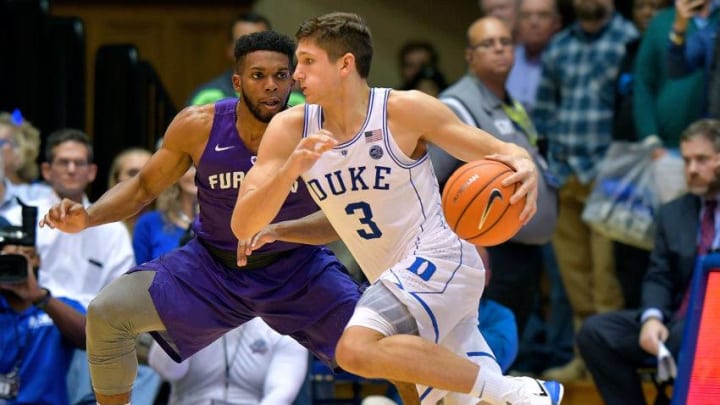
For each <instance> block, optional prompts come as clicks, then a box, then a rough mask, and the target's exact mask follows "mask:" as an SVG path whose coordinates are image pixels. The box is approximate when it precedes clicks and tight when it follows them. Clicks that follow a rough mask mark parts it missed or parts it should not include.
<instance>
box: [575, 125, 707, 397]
mask: <svg viewBox="0 0 720 405" xmlns="http://www.w3.org/2000/svg"><path fill="white" fill-rule="evenodd" d="M680 151H681V153H682V156H683V159H684V160H685V176H686V178H687V183H688V190H689V192H688V193H687V194H685V195H683V196H681V197H679V198H678V199H676V200H673V201H671V202H669V203H667V204H665V205H663V206H662V207H661V209H660V211H659V213H658V216H657V219H656V227H657V228H656V230H657V231H656V235H655V246H654V248H653V251H652V253H651V257H650V265H649V268H648V271H647V274H646V275H645V278H644V280H643V285H642V306H641V309H637V310H621V311H615V312H608V313H605V314H600V315H595V316H593V317H590V318H588V319H587V320H586V321H585V323H584V324H583V326H582V328H581V329H580V331H579V332H578V335H577V344H578V348H579V350H580V354H581V355H582V357H583V359H584V360H585V364H586V366H587V369H588V370H589V371H590V373H591V374H592V376H593V378H594V380H595V385H596V386H597V388H598V390H599V391H600V395H602V398H603V399H604V400H605V403H607V404H644V403H645V398H644V396H643V391H642V387H641V384H640V377H639V376H638V374H637V372H636V370H637V369H638V368H639V367H647V366H648V365H652V364H656V361H655V359H656V358H657V354H658V348H659V344H660V343H663V344H664V345H665V346H666V347H667V348H668V349H669V351H670V352H671V353H672V355H673V357H674V358H675V359H676V360H677V359H678V353H679V350H680V346H681V339H682V335H683V327H684V319H685V315H686V312H687V298H688V297H687V294H688V292H689V290H688V289H689V286H690V281H691V280H692V273H693V269H694V267H695V261H696V259H697V257H698V256H699V255H703V254H705V253H707V251H709V250H710V249H716V248H718V245H717V242H718V240H717V239H716V238H715V229H716V227H717V225H718V224H717V222H716V221H715V218H717V216H718V214H720V211H718V210H717V198H718V197H719V195H718V194H719V193H720V183H719V182H718V174H717V173H716V169H717V167H718V164H720V121H718V120H700V121H697V122H695V123H693V124H692V125H690V127H688V128H687V129H686V130H685V131H684V132H683V134H682V136H681V138H680Z"/></svg>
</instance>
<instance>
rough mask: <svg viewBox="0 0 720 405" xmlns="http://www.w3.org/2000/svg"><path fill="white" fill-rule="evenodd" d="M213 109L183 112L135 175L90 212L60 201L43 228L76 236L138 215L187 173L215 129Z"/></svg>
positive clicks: (109, 191)
mask: <svg viewBox="0 0 720 405" xmlns="http://www.w3.org/2000/svg"><path fill="white" fill-rule="evenodd" d="M213 109H214V107H213V106H202V107H188V108H186V109H185V110H183V111H181V112H180V113H179V114H178V115H177V116H176V117H175V119H173V121H172V122H171V123H170V125H169V126H168V129H167V131H166V132H165V136H164V138H163V145H162V147H161V148H160V150H158V151H157V152H155V153H154V154H153V156H152V157H151V158H150V160H149V161H148V163H147V164H146V165H145V167H143V168H142V169H141V170H140V172H139V173H138V174H137V175H136V176H134V177H132V178H130V179H128V180H126V181H123V182H121V183H119V184H117V185H116V186H115V187H113V188H112V189H110V190H108V191H107V192H105V193H104V194H103V195H102V196H101V197H100V198H99V199H98V201H96V202H95V203H94V204H93V205H91V206H90V207H89V208H87V210H86V209H85V208H84V207H83V206H82V204H79V203H75V202H73V201H70V200H63V201H61V202H60V203H58V204H56V205H54V206H53V207H52V208H51V209H50V210H49V211H48V213H47V214H45V216H44V217H43V218H42V219H41V221H40V226H45V225H47V226H49V227H51V228H57V229H59V230H61V231H63V232H70V233H74V232H80V231H82V230H83V229H85V228H88V227H91V226H96V225H100V224H105V223H108V222H115V221H119V220H122V219H124V218H127V217H129V216H131V215H133V214H135V213H137V212H139V211H140V210H141V209H142V208H143V207H144V206H146V205H147V204H149V203H150V202H151V201H152V200H154V199H155V197H157V196H158V194H160V193H161V192H162V191H163V190H165V189H166V188H167V187H169V186H170V185H171V184H173V183H175V182H176V181H177V180H178V179H179V178H180V177H181V176H182V175H183V174H184V173H185V172H186V171H187V169H188V168H189V167H190V165H191V164H192V158H191V156H193V155H197V156H199V153H201V151H202V148H203V147H204V143H205V141H206V138H207V136H208V134H209V132H210V128H211V126H212V117H213Z"/></svg>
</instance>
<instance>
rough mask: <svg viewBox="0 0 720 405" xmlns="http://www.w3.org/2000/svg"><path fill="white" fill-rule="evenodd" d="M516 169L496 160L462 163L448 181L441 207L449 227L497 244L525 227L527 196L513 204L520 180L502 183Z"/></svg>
mask: <svg viewBox="0 0 720 405" xmlns="http://www.w3.org/2000/svg"><path fill="white" fill-rule="evenodd" d="M513 173H514V170H513V169H512V168H511V167H510V166H508V165H506V164H505V163H502V162H499V161H497V160H490V159H481V160H477V161H474V162H469V163H466V164H464V165H463V166H461V167H459V168H458V169H457V170H456V171H455V172H454V173H453V174H452V175H451V176H450V178H449V179H448V181H447V182H446V183H445V189H444V190H443V195H442V207H443V212H444V213H445V219H446V220H447V222H448V224H449V225H450V228H451V229H452V230H453V231H454V232H455V233H456V234H457V235H458V236H459V237H460V238H462V239H465V240H466V241H468V242H470V243H472V244H474V245H478V246H494V245H498V244H500V243H503V242H505V241H507V240H509V239H510V238H512V237H513V236H514V235H515V234H516V233H517V232H518V231H519V230H520V228H521V227H522V225H523V224H522V221H521V220H520V214H521V213H522V210H523V207H524V205H525V201H524V199H523V200H521V201H518V202H516V203H515V204H510V197H511V196H512V195H513V193H514V192H515V190H516V189H517V187H518V186H519V184H518V183H512V184H510V185H508V186H503V185H502V181H503V179H505V177H507V176H509V175H511V174H513Z"/></svg>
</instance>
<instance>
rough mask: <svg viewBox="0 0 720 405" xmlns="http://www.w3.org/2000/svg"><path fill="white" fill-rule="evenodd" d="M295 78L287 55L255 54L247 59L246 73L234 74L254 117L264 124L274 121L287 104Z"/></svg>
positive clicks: (244, 67)
mask: <svg viewBox="0 0 720 405" xmlns="http://www.w3.org/2000/svg"><path fill="white" fill-rule="evenodd" d="M291 75H292V72H290V60H289V58H288V57H287V55H285V54H282V53H279V52H273V51H255V52H251V53H249V54H247V55H246V56H245V59H244V61H243V63H242V70H241V71H240V73H237V74H234V75H233V82H234V84H235V90H237V91H238V92H239V93H240V94H241V95H242V96H241V97H242V100H243V101H244V103H245V104H246V105H247V107H248V109H249V110H250V112H251V113H252V114H253V116H254V117H255V118H257V119H258V120H259V121H261V122H270V119H271V118H272V117H273V116H274V115H275V114H277V113H278V112H280V111H282V110H283V109H284V108H285V106H286V105H287V100H288V97H289V96H290V90H292V86H293V79H292V76H291Z"/></svg>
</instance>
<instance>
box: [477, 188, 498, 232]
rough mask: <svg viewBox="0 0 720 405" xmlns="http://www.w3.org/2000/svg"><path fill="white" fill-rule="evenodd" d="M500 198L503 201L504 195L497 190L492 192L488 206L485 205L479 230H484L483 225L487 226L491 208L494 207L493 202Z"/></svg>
mask: <svg viewBox="0 0 720 405" xmlns="http://www.w3.org/2000/svg"><path fill="white" fill-rule="evenodd" d="M498 198H499V199H501V200H502V193H501V192H500V190H498V189H496V188H494V189H492V191H490V198H488V202H487V205H485V210H484V211H483V213H482V215H481V216H480V223H479V224H478V230H482V228H483V225H485V221H486V220H487V217H488V214H490V207H491V206H492V204H493V202H494V201H495V200H496V199H498Z"/></svg>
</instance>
